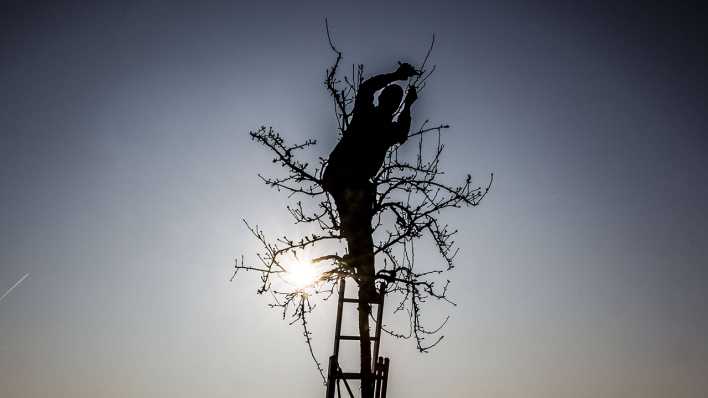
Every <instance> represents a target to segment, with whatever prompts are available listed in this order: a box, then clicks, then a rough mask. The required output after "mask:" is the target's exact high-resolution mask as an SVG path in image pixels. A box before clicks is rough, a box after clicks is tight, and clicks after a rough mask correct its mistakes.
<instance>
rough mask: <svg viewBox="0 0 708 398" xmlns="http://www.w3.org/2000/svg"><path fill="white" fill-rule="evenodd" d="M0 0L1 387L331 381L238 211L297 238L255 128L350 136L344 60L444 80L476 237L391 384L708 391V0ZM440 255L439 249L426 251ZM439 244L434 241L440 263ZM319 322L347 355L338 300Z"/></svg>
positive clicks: (259, 388) (19, 394)
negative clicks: (426, 336) (432, 325)
mask: <svg viewBox="0 0 708 398" xmlns="http://www.w3.org/2000/svg"><path fill="white" fill-rule="evenodd" d="M90 3H91V5H86V4H84V5H78V4H60V3H58V2H48V3H46V4H42V3H35V2H3V5H2V8H1V9H0V21H1V23H2V25H1V26H0V29H1V32H0V33H1V34H0V98H1V99H2V102H1V104H2V106H1V108H0V135H1V138H0V187H1V191H0V290H1V292H0V293H4V292H5V290H6V289H8V288H10V287H11V286H12V285H13V284H15V283H16V282H17V281H18V280H19V279H20V278H22V277H23V275H25V274H27V273H29V274H30V275H29V277H27V278H26V279H25V280H24V281H23V282H22V284H20V285H19V286H18V287H17V288H16V289H15V290H14V291H12V292H11V294H8V295H7V296H6V297H5V298H4V299H3V300H2V301H0V396H2V397H6V398H26V397H49V396H51V397H78V398H84V397H86V398H88V397H174V398H181V397H195V396H199V397H256V396H258V397H284V396H288V397H314V396H322V395H323V394H324V389H323V387H322V386H321V381H320V379H319V376H318V374H317V373H316V371H315V369H314V367H313V365H312V363H311V359H310V358H309V356H308V353H307V350H306V346H305V344H304V341H303V339H302V336H301V331H300V330H299V329H298V328H297V327H289V326H287V322H284V321H282V320H281V319H280V315H279V313H277V312H276V311H273V310H269V309H267V308H266V303H267V302H268V300H267V298H266V297H260V296H257V295H256V294H255V290H256V282H257V278H256V276H255V275H244V276H241V277H240V278H238V279H237V280H236V281H235V282H233V283H229V281H228V280H229V277H230V276H231V266H232V261H233V259H234V258H235V257H238V256H240V255H241V253H244V254H245V255H247V256H252V255H253V254H254V252H255V249H256V248H257V246H256V244H255V242H254V241H253V239H251V238H250V237H249V236H248V234H247V233H246V230H245V228H244V227H243V225H242V224H241V221H240V219H241V218H242V217H247V218H248V219H249V220H252V221H254V222H257V223H259V224H260V225H262V226H263V227H264V228H266V229H267V230H268V231H275V232H278V231H296V230H295V229H294V227H293V226H292V225H291V224H290V220H289V219H288V215H287V213H286V212H285V210H284V207H283V203H284V201H285V199H286V198H285V196H284V195H282V194H278V193H277V192H273V191H271V190H269V189H268V188H267V187H266V186H264V185H262V184H260V183H259V181H258V179H257V177H256V172H258V171H261V172H265V173H268V172H273V171H275V169H274V168H273V165H272V164H271V163H270V162H269V158H268V154H267V153H266V152H265V151H264V150H261V149H260V148H258V147H256V146H255V144H253V143H251V142H250V141H249V139H248V134H247V133H248V131H249V130H251V129H255V128H257V127H258V126H260V125H261V124H268V125H272V126H274V127H275V128H277V129H279V131H280V132H281V133H283V134H284V135H285V136H286V137H288V138H289V139H292V140H301V139H303V138H306V137H314V138H317V139H318V140H319V141H320V144H319V145H318V147H317V150H318V151H319V153H316V154H315V155H319V156H326V155H327V154H328V153H329V151H330V150H331V148H332V147H333V146H334V144H335V142H336V136H335V132H334V131H335V126H336V124H335V120H334V118H333V114H332V106H331V104H330V103H329V99H328V97H327V94H326V92H325V90H324V87H323V85H322V80H323V78H324V73H325V72H324V71H325V68H326V67H328V66H329V65H330V63H331V62H332V60H333V56H332V53H331V52H330V50H329V48H328V46H327V43H326V38H325V35H324V30H323V17H324V16H327V17H328V18H329V20H330V24H331V26H332V32H333V35H334V38H335V40H336V42H337V45H338V46H339V47H340V49H341V50H343V51H344V52H345V59H344V63H345V65H350V64H351V63H363V64H365V65H366V67H367V71H369V72H370V73H382V72H388V71H391V70H392V69H393V68H395V64H396V62H397V61H399V60H403V61H411V62H416V63H417V62H420V60H421V59H422V57H423V55H424V53H425V50H426V48H427V44H428V40H429V38H430V35H431V33H432V32H435V33H436V34H437V38H438V44H437V46H436V48H435V50H434V53H433V56H432V62H433V63H435V64H437V65H438V70H437V72H436V74H435V75H433V77H432V78H431V79H430V80H429V83H428V85H427V87H426V89H425V91H424V92H423V93H422V95H421V98H420V100H419V101H418V103H416V105H415V107H414V116H413V117H414V123H415V122H416V121H417V122H420V121H422V120H424V119H425V118H430V119H431V120H433V121H446V122H448V123H450V124H451V125H452V126H453V129H452V130H451V131H449V132H448V133H446V136H445V142H446V144H447V148H448V150H447V152H446V154H445V160H444V162H445V163H444V166H445V167H446V168H447V169H448V170H449V178H450V179H451V180H450V181H453V179H454V178H461V177H462V176H464V175H465V174H466V173H467V172H469V173H471V174H472V176H473V177H474V178H475V179H476V180H477V181H479V182H480V183H483V182H484V181H486V178H487V177H488V174H489V172H492V171H493V172H494V173H495V177H496V178H495V185H494V187H493V190H492V192H491V193H490V194H489V196H488V197H487V198H486V200H485V202H484V203H483V205H482V206H480V207H478V208H475V209H466V210H458V211H456V212H454V213H453V214H448V216H449V217H447V218H448V219H449V220H451V221H454V223H455V225H457V226H458V227H459V228H460V234H459V237H458V239H457V241H458V243H459V245H460V246H461V248H462V255H461V256H460V257H459V260H458V267H457V268H456V270H455V271H454V272H453V273H452V274H451V278H452V279H453V281H454V285H453V286H452V290H451V293H450V294H451V297H452V298H453V299H454V301H456V302H457V303H458V304H459V305H458V306H457V307H450V306H435V305H434V306H432V307H430V310H429V312H428V314H429V315H430V317H431V318H430V319H431V320H432V321H435V320H436V319H439V318H440V317H442V316H444V314H447V313H449V314H450V315H451V316H452V318H451V321H450V322H449V324H448V327H447V330H446V331H445V334H446V338H445V340H444V343H443V344H442V345H440V346H439V347H437V348H436V349H435V350H434V351H433V352H432V353H430V354H418V353H417V352H416V351H415V346H414V344H413V343H412V342H405V341H392V340H391V339H384V341H383V348H382V351H383V352H384V353H385V354H386V355H390V356H391V358H392V362H391V375H390V387H389V392H390V395H391V396H392V397H410V398H416V397H429V396H431V395H434V396H436V397H467V396H470V397H471V396H475V397H490V398H491V397H495V398H496V397H499V398H502V397H503V398H506V397H509V398H511V397H518V398H522V397H523V398H549V397H551V398H556V397H557V398H561V397H588V398H600V397H602V398H605V397H622V398H633V397H636V398H640V397H641V398H664V397H678V398H699V397H705V396H707V395H708V377H706V375H708V338H707V337H706V336H708V311H707V308H708V271H707V270H706V265H707V263H708V235H707V234H706V232H705V231H706V225H708V208H707V206H706V204H705V203H706V202H707V196H708V184H706V182H707V181H708V178H707V177H708V156H706V155H705V153H706V150H707V149H708V138H707V137H706V126H707V125H708V121H707V120H706V118H707V116H706V115H707V112H706V109H707V107H706V77H705V76H706V74H705V69H706V68H707V65H706V62H705V55H704V52H705V42H704V41H702V39H701V38H702V32H701V25H702V24H704V23H705V17H704V15H705V14H704V13H703V10H700V9H698V8H697V6H694V5H691V4H689V3H682V2H681V3H680V4H679V5H675V6H673V7H678V8H673V7H669V6H666V7H647V6H639V5H630V4H631V3H628V4H627V5H622V4H620V3H616V2H608V3H607V4H601V3H599V2H587V3H577V2H564V3H559V4H551V3H545V4H539V3H536V4H535V5H524V4H523V3H507V4H501V3H500V2H488V3H476V2H474V3H473V2H465V3H464V4H463V3H462V2H461V3H460V4H455V3H449V2H433V1H428V2H421V3H420V4H414V3H412V2H399V3H395V4H394V3H387V5H381V4H378V3H377V2H359V3H355V2H341V3H337V4H334V3H335V2H322V3H321V4H315V3H308V4H307V5H302V4H296V3H299V2H282V3H272V2H268V1H259V2H251V3H252V4H250V5H244V4H239V3H238V2H223V3H212V2H194V3H193V4H191V5H178V4H177V3H176V2H169V1H164V2H163V1H150V2H141V3H132V2H115V3H116V4H114V5H105V6H104V5H97V4H98V3H95V2H90ZM423 258H426V257H425V253H423ZM431 258H432V257H431ZM319 311H320V312H319V313H318V314H317V317H315V318H314V319H313V325H312V326H313V331H314V333H315V336H314V338H315V342H314V344H315V350H316V353H317V354H318V355H319V356H320V358H321V359H322V360H323V361H324V360H326V358H327V356H328V355H329V354H330V352H331V343H332V341H331V339H332V329H333V326H334V309H333V307H332V306H331V305H330V304H327V305H325V306H323V307H322V308H320V309H319Z"/></svg>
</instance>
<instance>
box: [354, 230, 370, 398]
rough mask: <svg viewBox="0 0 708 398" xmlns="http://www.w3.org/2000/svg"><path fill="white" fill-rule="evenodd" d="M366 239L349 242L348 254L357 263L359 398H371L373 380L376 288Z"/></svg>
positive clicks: (368, 243) (368, 241)
mask: <svg viewBox="0 0 708 398" xmlns="http://www.w3.org/2000/svg"><path fill="white" fill-rule="evenodd" d="M367 237H368V239H363V240H362V241H358V240H357V239H351V240H350V241H349V252H350V254H354V255H355V256H356V257H355V258H356V261H357V276H358V279H359V336H361V339H360V340H359V341H360V343H359V351H360V372H361V396H362V398H371V397H373V395H374V379H373V373H372V369H371V363H372V360H371V339H370V338H369V336H370V335H371V333H370V330H369V329H370V328H369V314H370V313H371V304H370V303H371V301H372V299H373V298H374V297H375V292H376V287H375V284H374V282H375V279H374V273H375V268H374V250H373V242H372V240H371V234H370V233H369V234H368V235H367Z"/></svg>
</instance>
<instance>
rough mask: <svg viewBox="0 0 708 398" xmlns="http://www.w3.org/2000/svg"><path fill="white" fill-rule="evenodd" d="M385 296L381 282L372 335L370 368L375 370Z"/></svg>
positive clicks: (383, 285) (383, 283)
mask: <svg viewBox="0 0 708 398" xmlns="http://www.w3.org/2000/svg"><path fill="white" fill-rule="evenodd" d="M385 295H386V283H385V282H381V286H380V287H379V305H378V308H377V309H376V332H375V335H374V355H373V358H372V361H373V363H372V368H374V369H375V368H376V361H377V360H378V358H379V346H380V344H381V327H382V325H381V322H382V321H383V307H384V296H385Z"/></svg>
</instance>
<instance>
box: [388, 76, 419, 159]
mask: <svg viewBox="0 0 708 398" xmlns="http://www.w3.org/2000/svg"><path fill="white" fill-rule="evenodd" d="M417 99H418V93H417V92H416V89H415V87H412V86H411V87H409V88H408V94H406V99H405V100H404V102H403V110H401V114H400V115H398V121H396V122H395V123H394V124H393V137H392V138H393V141H394V142H393V143H392V145H393V144H403V143H404V142H406V140H407V139H408V132H409V131H410V129H411V105H413V103H414V102H415V101H416V100H417Z"/></svg>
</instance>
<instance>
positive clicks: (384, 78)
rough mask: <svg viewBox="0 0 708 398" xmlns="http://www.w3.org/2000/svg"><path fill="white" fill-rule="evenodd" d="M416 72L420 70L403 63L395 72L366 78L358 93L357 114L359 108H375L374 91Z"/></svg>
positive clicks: (355, 110)
mask: <svg viewBox="0 0 708 398" xmlns="http://www.w3.org/2000/svg"><path fill="white" fill-rule="evenodd" d="M416 74H418V72H417V71H416V70H415V68H414V67H413V66H411V64H408V63H403V64H401V65H400V66H399V67H398V69H397V70H396V71H395V72H392V73H384V74H381V75H376V76H372V77H370V78H368V79H366V80H364V81H363V82H362V83H361V85H359V90H358V91H357V94H356V101H355V102H354V113H355V114H356V112H357V110H361V109H366V108H373V106H374V93H376V92H377V91H379V90H381V89H382V88H384V87H386V86H388V85H389V84H391V83H393V82H395V81H398V80H406V79H408V78H410V77H411V76H415V75H416Z"/></svg>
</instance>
